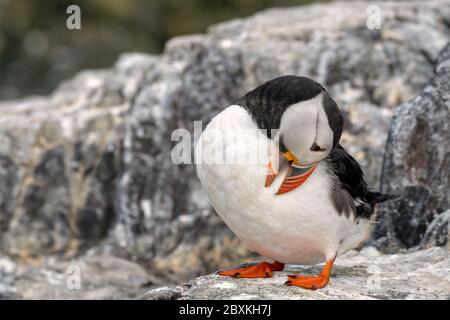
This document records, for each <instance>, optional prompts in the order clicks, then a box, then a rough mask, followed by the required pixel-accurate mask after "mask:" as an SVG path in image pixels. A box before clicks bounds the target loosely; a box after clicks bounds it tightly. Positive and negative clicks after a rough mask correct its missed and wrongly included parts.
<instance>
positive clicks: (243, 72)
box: [0, 0, 450, 281]
mask: <svg viewBox="0 0 450 320" xmlns="http://www.w3.org/2000/svg"><path fill="white" fill-rule="evenodd" d="M369 4H370V3H369V2H352V4H351V5H349V4H348V3H346V2H334V3H326V4H314V5H310V6H305V7H297V8H285V9H272V10H267V11H264V12H261V13H258V14H256V15H254V16H252V17H249V18H246V19H238V20H233V21H229V22H225V23H222V24H219V25H216V26H213V27H211V28H210V30H209V31H208V33H207V34H205V35H192V36H186V37H180V38H175V39H173V40H172V41H170V42H169V43H168V44H167V46H166V49H165V51H164V53H163V54H162V55H161V56H148V55H145V54H127V55H125V56H123V57H122V58H121V59H120V60H119V61H118V62H117V64H116V65H115V66H114V67H113V68H111V69H108V70H98V71H86V72H83V73H81V74H79V75H77V76H76V77H75V78H74V79H72V80H70V81H67V82H65V83H64V84H62V85H61V86H60V87H59V88H58V89H57V90H56V91H55V92H54V93H53V94H52V95H50V96H48V97H40V98H27V99H23V100H20V101H9V102H3V103H0V110H1V113H0V210H1V211H0V230H1V234H0V237H1V239H0V241H1V242H0V248H1V250H2V251H4V252H7V253H8V254H11V255H14V256H18V257H21V258H23V259H28V258H33V257H34V256H40V255H49V254H50V255H53V254H61V253H64V254H66V255H67V256H71V255H74V254H80V253H81V252H83V251H84V250H86V249H88V248H91V247H92V246H94V249H95V250H97V252H99V253H102V254H103V253H105V254H111V255H118V256H120V257H125V258H133V259H134V260H136V261H139V262H142V263H146V264H147V265H148V266H149V267H150V268H152V270H154V271H155V272H158V273H160V274H164V277H166V278H170V279H172V280H173V281H181V280H186V279H188V278H191V277H192V276H194V275H198V274H200V273H206V272H210V271H212V270H215V269H217V268H219V267H221V266H223V265H226V264H234V263H237V262H238V261H241V260H243V259H244V258H248V257H249V256H250V254H249V252H248V250H247V249H245V248H244V247H243V246H242V245H240V243H239V241H238V240H236V238H235V237H234V236H233V235H232V234H231V233H230V231H229V230H228V229H227V228H226V227H225V225H224V224H223V223H222V222H221V221H220V219H219V218H218V217H217V216H216V215H215V214H214V213H213V211H212V209H211V207H210V205H209V203H208V200H207V198H206V195H205V193H204V192H203V190H202V188H201V186H200V183H199V182H198V180H197V178H196V177H195V169H194V166H193V165H191V164H184V165H175V164H173V163H172V162H171V160H170V159H171V158H170V155H171V150H172V147H173V146H174V145H175V144H176V143H177V141H171V136H172V132H173V130H174V129H178V128H184V129H187V130H188V131H190V132H191V133H193V128H194V123H193V121H194V120H201V121H203V122H204V123H203V125H205V124H206V122H207V121H209V120H210V119H211V118H212V117H213V116H214V115H215V114H217V113H218V112H219V111H220V110H222V108H223V107H225V106H227V105H229V104H231V103H232V102H233V101H235V100H237V99H238V98H239V97H240V96H241V95H242V94H244V93H245V92H246V91H248V90H250V89H252V88H253V87H255V86H256V85H258V84H260V83H261V82H263V81H266V80H269V79H271V78H273V77H276V76H279V75H282V74H301V75H305V76H309V77H313V78H314V79H316V80H318V81H320V82H322V83H323V84H324V85H325V86H326V87H327V89H328V90H329V91H330V93H331V95H332V96H333V97H334V98H335V100H336V101H337V102H338V104H339V105H340V106H341V108H342V109H343V111H344V114H345V117H346V131H345V133H344V135H343V137H342V142H343V144H344V146H345V147H347V148H348V149H349V151H350V152H351V153H352V154H353V155H354V156H355V157H356V158H357V159H358V160H359V161H360V162H361V163H362V165H363V167H364V170H365V172H366V174H367V177H368V180H369V182H370V184H371V185H372V186H373V188H374V189H377V187H378V186H377V185H378V181H379V171H380V168H381V159H382V155H383V147H384V142H385V139H386V133H387V131H388V128H389V123H390V120H391V114H392V112H393V109H394V107H395V106H397V105H398V104H399V103H401V102H404V101H407V100H409V99H410V98H412V97H413V96H414V95H416V94H417V93H418V92H419V91H420V90H421V89H422V87H423V86H424V85H425V84H426V82H427V81H428V79H429V78H430V77H431V76H432V75H433V68H434V61H435V59H436V58H437V55H438V52H439V50H440V49H441V48H443V47H444V46H445V44H446V43H447V42H449V41H450V32H449V25H450V18H449V17H450V6H448V5H446V4H450V1H449V0H445V1H438V0H432V1H427V2H423V1H417V0H416V1H412V2H408V3H406V2H394V1H392V2H390V1H386V2H382V3H380V4H379V6H380V8H381V13H382V15H383V22H382V25H381V27H382V28H381V29H368V28H367V19H368V14H367V8H368V6H369ZM425 44H426V45H425ZM196 137H198V135H197V136H194V134H192V136H191V140H192V142H193V141H194V140H195V138H196ZM443 209H444V208H443ZM445 209H447V208H445ZM414 210H416V211H417V210H420V208H419V207H418V208H415V209H414ZM442 211H443V210H441V211H439V212H442ZM431 219H432V216H431V215H430V216H428V218H427V219H426V221H431Z"/></svg>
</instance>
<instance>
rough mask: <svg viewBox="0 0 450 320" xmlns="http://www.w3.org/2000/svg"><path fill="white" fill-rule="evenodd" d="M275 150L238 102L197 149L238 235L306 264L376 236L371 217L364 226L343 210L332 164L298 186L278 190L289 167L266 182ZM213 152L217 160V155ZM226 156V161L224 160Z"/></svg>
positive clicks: (206, 183)
mask: <svg viewBox="0 0 450 320" xmlns="http://www.w3.org/2000/svg"><path fill="white" fill-rule="evenodd" d="M274 148H276V146H275V145H274V143H273V141H272V140H270V139H268V138H267V137H266V135H265V134H264V133H263V132H261V131H259V130H258V129H257V127H256V124H255V123H254V122H253V120H252V119H251V117H250V115H249V114H248V113H247V111H246V110H244V109H243V108H242V107H240V106H236V105H233V106H230V107H228V108H227V109H225V110H224V111H222V112H221V113H220V114H219V115H217V116H216V117H215V118H214V119H213V120H212V121H211V123H210V124H209V125H208V126H207V128H206V129H205V131H204V132H203V134H202V136H201V137H200V140H199V142H198V144H197V147H196V163H197V173H198V177H199V179H200V181H201V183H202V185H203V187H204V188H205V190H206V191H207V193H208V196H209V198H210V201H211V204H212V205H213V207H214V208H215V209H216V211H217V213H218V214H219V216H220V217H221V218H222V219H223V220H224V221H225V223H226V224H227V225H228V227H229V228H230V229H231V230H232V231H233V232H234V233H235V234H236V236H238V237H239V238H240V239H241V240H242V241H243V242H244V243H245V244H246V245H247V246H249V247H250V248H251V249H253V250H255V251H256V252H258V253H260V254H261V255H263V256H265V257H268V258H271V259H273V260H276V261H279V262H283V263H298V264H309V263H317V262H322V261H324V260H325V259H330V258H332V257H333V256H334V255H335V254H336V253H341V252H344V251H347V250H349V249H351V248H354V247H356V246H357V245H358V244H359V243H360V242H361V241H363V240H364V239H365V238H366V237H367V236H368V234H369V232H370V222H369V221H365V220H361V221H360V223H359V224H356V223H355V221H354V219H353V217H350V218H347V217H345V216H344V215H339V214H338V213H337V212H336V210H335V208H334V206H333V204H332V202H331V198H330V190H331V183H332V178H331V176H330V170H329V168H328V164H327V163H326V162H321V163H320V164H319V165H318V167H317V168H316V170H315V171H314V172H313V174H312V175H311V176H310V177H309V179H308V180H307V181H306V182H305V183H304V184H302V185H301V186H300V187H298V188H297V189H295V190H293V191H290V192H288V193H285V194H282V195H275V193H276V191H277V190H278V188H279V186H280V185H281V182H282V179H283V177H284V172H283V171H282V172H280V173H279V174H278V176H277V178H276V180H275V181H274V182H273V184H272V185H271V186H270V187H268V188H265V187H264V182H265V176H266V174H267V165H268V163H269V161H271V158H270V156H269V154H268V152H267V150H269V149H274ZM211 154H214V155H215V156H216V159H211ZM220 155H223V157H220ZM256 155H258V158H257V159H256V157H255V156H256ZM227 157H228V159H227ZM234 157H239V159H234V160H238V161H230V160H233V158H234ZM252 157H253V158H252ZM220 159H222V160H224V161H222V163H221V164H217V160H220ZM252 159H253V160H254V161H249V160H252ZM202 160H204V161H202ZM213 160H215V161H213ZM225 160H228V161H225ZM256 160H258V161H256ZM230 162H231V163H230ZM236 162H237V163H236ZM249 162H250V163H249ZM285 169H287V168H285Z"/></svg>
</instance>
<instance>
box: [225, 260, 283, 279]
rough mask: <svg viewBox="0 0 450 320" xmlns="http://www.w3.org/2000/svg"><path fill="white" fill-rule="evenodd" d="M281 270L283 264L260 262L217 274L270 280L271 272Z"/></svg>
mask: <svg viewBox="0 0 450 320" xmlns="http://www.w3.org/2000/svg"><path fill="white" fill-rule="evenodd" d="M283 268H284V264H282V263H279V262H274V263H268V262H260V263H258V264H255V265H254V266H250V267H245V268H240V269H232V270H225V271H219V272H217V274H218V275H220V276H228V277H233V278H270V277H271V276H272V271H281V270H283Z"/></svg>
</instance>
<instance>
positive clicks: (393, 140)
mask: <svg viewBox="0 0 450 320" xmlns="http://www.w3.org/2000/svg"><path fill="white" fill-rule="evenodd" d="M449 120H450V45H447V47H446V48H445V49H444V50H443V51H442V53H441V54H440V55H439V57H438V60H437V63H436V67H435V76H434V77H433V79H432V80H431V81H430V82H429V83H428V85H427V86H426V87H425V88H424V89H423V91H422V92H421V93H419V95H418V96H417V97H416V98H415V99H413V100H411V101H409V102H407V103H404V104H403V105H401V106H400V107H398V108H397V110H396V112H395V116H394V119H393V122H392V126H391V130H390V133H389V138H388V142H387V144H386V153H385V156H384V165H383V172H382V190H383V191H384V192H387V193H393V194H400V195H401V198H400V199H399V200H397V201H392V202H389V203H388V204H387V205H386V206H384V207H383V208H382V210H381V212H380V218H379V219H380V223H379V224H378V225H377V230H376V231H377V232H376V234H375V236H376V237H378V238H379V239H378V241H377V243H378V245H379V246H380V247H383V248H385V249H387V250H396V249H397V248H398V247H400V248H403V247H405V248H410V247H414V246H417V245H421V246H426V245H427V244H428V242H431V243H432V244H438V243H439V244H441V245H445V244H446V243H447V242H448V221H449V218H448V213H443V212H444V211H446V210H447V209H448V208H450V123H449ZM438 215H439V217H438ZM433 219H437V220H436V222H435V223H433V226H432V225H430V223H431V222H432V221H433ZM444 221H446V222H445V223H444ZM428 227H432V228H434V229H433V230H432V231H430V230H427V228H428ZM449 245H450V244H449Z"/></svg>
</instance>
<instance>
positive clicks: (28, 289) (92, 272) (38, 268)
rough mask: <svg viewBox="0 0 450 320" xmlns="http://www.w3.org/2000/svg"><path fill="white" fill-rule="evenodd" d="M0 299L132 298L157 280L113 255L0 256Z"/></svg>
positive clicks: (133, 264)
mask: <svg viewBox="0 0 450 320" xmlns="http://www.w3.org/2000/svg"><path fill="white" fill-rule="evenodd" d="M0 277H1V279H2V281H1V283H0V299H49V300H55V299H58V300H59V299H63V300H65V299H77V300H79V299H88V300H92V299H95V300H98V299H108V300H109V299H132V298H136V297H138V296H139V295H141V294H142V292H143V291H145V290H146V288H147V290H148V289H150V288H152V287H155V285H157V286H160V285H161V282H159V280H158V279H157V278H155V277H154V276H153V275H150V274H148V273H147V272H146V271H145V270H144V269H143V268H142V267H141V266H140V265H139V264H137V263H133V262H131V261H128V260H124V259H120V258H117V257H114V256H83V257H80V258H77V259H72V260H62V259H59V258H55V257H48V258H45V259H43V260H33V261H26V262H25V261H13V260H11V259H10V258H8V257H2V256H0Z"/></svg>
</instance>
